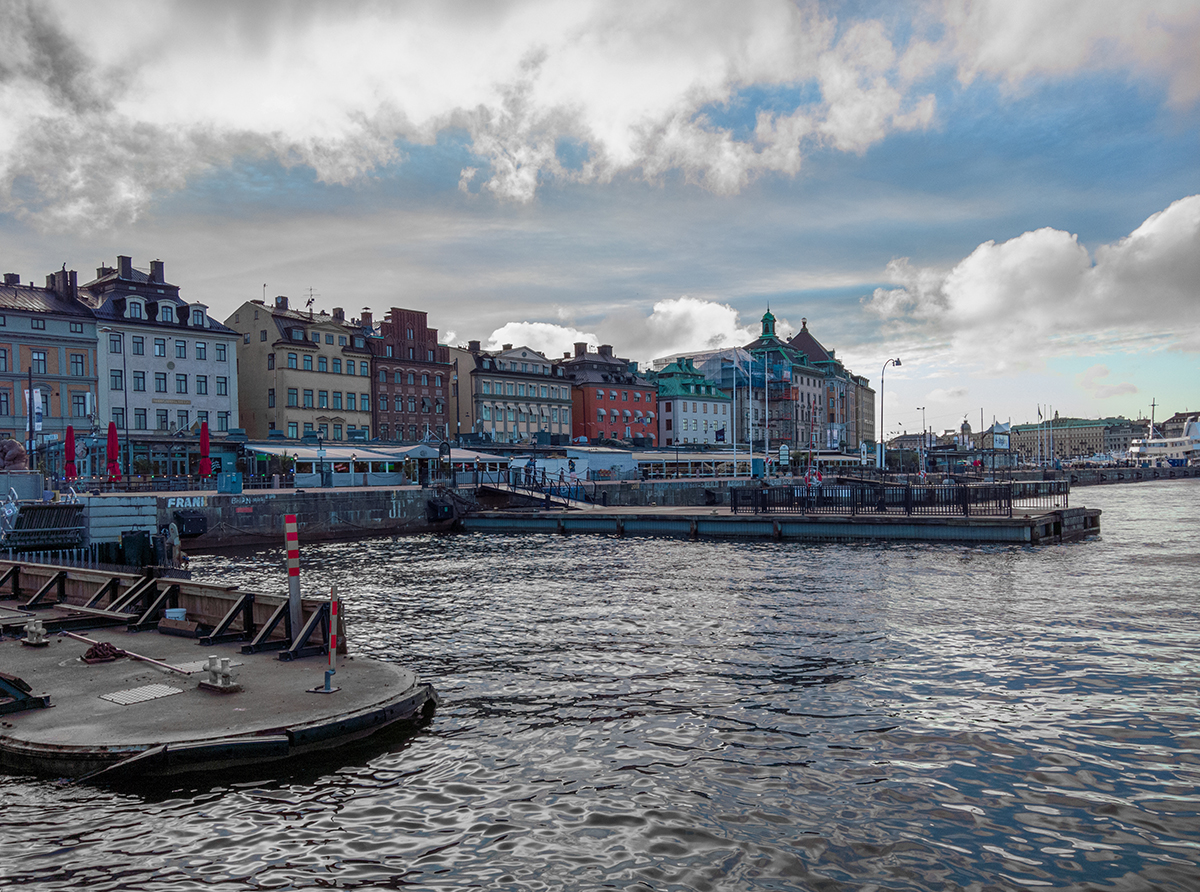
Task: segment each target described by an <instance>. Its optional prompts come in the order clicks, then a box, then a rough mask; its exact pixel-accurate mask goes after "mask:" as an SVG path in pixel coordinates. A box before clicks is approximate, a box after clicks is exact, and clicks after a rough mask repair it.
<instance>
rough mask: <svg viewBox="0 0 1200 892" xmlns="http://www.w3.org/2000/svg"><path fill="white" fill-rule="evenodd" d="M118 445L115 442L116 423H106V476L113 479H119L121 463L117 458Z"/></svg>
mask: <svg viewBox="0 0 1200 892" xmlns="http://www.w3.org/2000/svg"><path fill="white" fill-rule="evenodd" d="M119 449H120V447H119V446H118V444H117V423H116V422H115V421H110V422H109V423H108V476H109V477H110V478H112V479H113V480H120V479H121V463H120V461H118V460H117V456H118V454H119Z"/></svg>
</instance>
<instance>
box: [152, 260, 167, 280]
mask: <svg viewBox="0 0 1200 892" xmlns="http://www.w3.org/2000/svg"><path fill="white" fill-rule="evenodd" d="M150 281H151V282H158V283H160V284H161V283H163V282H166V281H167V280H166V278H165V277H164V274H163V262H162V261H161V260H151V261H150Z"/></svg>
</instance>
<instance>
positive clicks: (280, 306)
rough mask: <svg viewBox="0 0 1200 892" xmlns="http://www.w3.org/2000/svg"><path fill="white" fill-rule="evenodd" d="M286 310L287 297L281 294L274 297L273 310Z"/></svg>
mask: <svg viewBox="0 0 1200 892" xmlns="http://www.w3.org/2000/svg"><path fill="white" fill-rule="evenodd" d="M287 308H288V299H287V296H286V295H283V294H277V295H275V309H277V310H286V309H287Z"/></svg>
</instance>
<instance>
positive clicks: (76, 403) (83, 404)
mask: <svg viewBox="0 0 1200 892" xmlns="http://www.w3.org/2000/svg"><path fill="white" fill-rule="evenodd" d="M71 414H72V415H73V416H74V417H76V418H83V417H84V416H86V415H87V394H86V393H73V394H71Z"/></svg>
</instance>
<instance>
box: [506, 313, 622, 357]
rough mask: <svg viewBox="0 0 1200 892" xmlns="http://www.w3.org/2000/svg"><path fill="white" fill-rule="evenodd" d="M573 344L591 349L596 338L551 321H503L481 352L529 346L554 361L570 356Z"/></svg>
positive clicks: (590, 334)
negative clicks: (582, 344) (509, 346)
mask: <svg viewBox="0 0 1200 892" xmlns="http://www.w3.org/2000/svg"><path fill="white" fill-rule="evenodd" d="M576 343H587V344H590V345H591V346H593V347H595V346H596V345H597V344H599V343H600V339H599V338H598V337H596V335H594V334H592V333H591V332H587V331H580V330H579V329H576V328H571V327H570V326H566V325H555V324H554V323H553V322H506V323H505V324H504V325H502V326H500V327H499V328H497V329H496V330H495V331H494V332H492V334H491V336H490V337H489V338H488V339H487V343H486V344H484V345H483V346H484V349H485V350H499V349H500V348H501V347H503V346H504V345H505V344H513V345H514V346H517V347H532V348H533V349H534V350H537V351H538V352H539V353H544V354H545V355H546V356H547V357H548V358H549V359H558V358H559V357H560V356H562V355H563V354H564V353H573V352H574V345H575V344H576Z"/></svg>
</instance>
